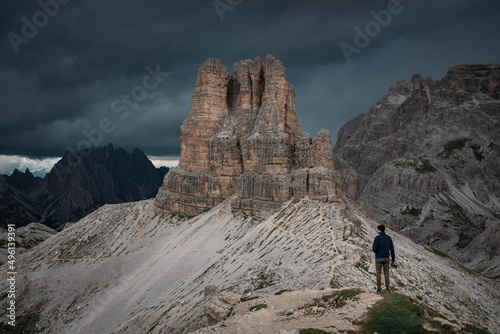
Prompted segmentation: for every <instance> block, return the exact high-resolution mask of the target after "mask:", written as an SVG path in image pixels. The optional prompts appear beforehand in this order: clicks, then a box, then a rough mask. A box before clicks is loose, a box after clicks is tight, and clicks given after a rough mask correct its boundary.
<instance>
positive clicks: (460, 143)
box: [439, 138, 469, 159]
mask: <svg viewBox="0 0 500 334" xmlns="http://www.w3.org/2000/svg"><path fill="white" fill-rule="evenodd" d="M468 141H469V139H467V138H461V139H456V140H451V141H449V142H447V143H446V144H444V147H443V151H442V152H441V153H439V155H440V156H441V157H443V158H445V159H448V158H449V157H450V155H452V154H453V151H455V150H461V149H463V148H464V147H465V143H467V142H468Z"/></svg>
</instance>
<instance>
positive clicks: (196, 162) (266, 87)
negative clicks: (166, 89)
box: [156, 55, 338, 215]
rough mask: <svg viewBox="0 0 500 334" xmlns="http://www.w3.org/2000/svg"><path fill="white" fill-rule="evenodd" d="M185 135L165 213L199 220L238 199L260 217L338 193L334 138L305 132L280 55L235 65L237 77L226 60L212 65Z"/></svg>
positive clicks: (164, 195) (161, 201)
mask: <svg viewBox="0 0 500 334" xmlns="http://www.w3.org/2000/svg"><path fill="white" fill-rule="evenodd" d="M181 130H182V136H181V138H180V143H181V157H180V161H179V166H178V167H177V168H175V169H174V170H172V171H170V172H169V174H168V177H166V178H165V182H164V184H163V186H162V188H161V189H160V191H159V193H158V196H157V198H156V203H157V205H158V206H159V207H161V208H164V209H167V210H170V211H174V212H178V213H181V214H186V215H195V214H198V213H200V212H202V211H204V210H206V209H209V208H211V207H213V206H215V205H217V204H218V203H220V202H222V201H223V200H224V199H226V198H228V197H230V196H231V195H233V194H237V198H236V199H235V200H234V201H233V203H232V205H233V208H235V209H240V210H242V211H244V212H246V213H248V214H259V212H269V211H273V210H275V209H277V208H279V207H280V206H281V204H282V203H283V202H286V201H288V200H290V199H291V198H293V197H298V196H305V195H309V196H310V197H312V198H315V199H321V198H325V199H328V198H329V199H332V198H334V197H335V195H336V194H337V191H338V189H336V187H335V175H334V172H333V171H332V170H333V147H332V144H331V139H330V135H329V133H328V131H326V130H322V131H321V132H320V134H319V135H318V138H317V139H315V140H314V141H313V140H312V138H311V137H310V136H309V135H308V134H307V133H305V132H304V131H303V130H302V127H301V125H300V122H299V121H298V119H297V111H296V105H295V91H294V88H293V86H292V84H291V83H290V82H289V81H288V79H287V77H286V68H285V67H284V66H283V63H282V62H281V61H279V60H277V59H276V58H275V57H274V56H272V55H268V56H267V57H266V61H265V63H264V62H263V61H262V59H261V58H260V57H256V58H254V59H253V60H243V61H239V62H237V63H235V64H234V71H233V75H232V76H231V77H229V71H228V69H227V67H226V66H225V65H224V64H223V63H222V61H220V60H218V59H208V60H207V61H205V62H204V63H203V65H202V66H201V67H200V69H199V72H198V79H197V82H196V89H195V91H194V93H193V96H192V102H191V110H190V113H189V115H188V116H187V118H186V120H185V121H184V123H183V124H182V127H181ZM313 169H314V170H313Z"/></svg>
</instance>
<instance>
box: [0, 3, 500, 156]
mask: <svg viewBox="0 0 500 334" xmlns="http://www.w3.org/2000/svg"><path fill="white" fill-rule="evenodd" d="M55 1H56V0H42V2H43V3H45V4H49V3H52V4H53V3H55ZM220 1H222V2H224V3H228V1H226V0H220ZM395 1H396V0H384V1H379V0H377V1H349V2H347V1H331V0H330V1H326V0H324V1H250V0H242V1H240V2H239V4H238V5H236V6H234V8H232V11H226V12H224V13H223V14H222V18H223V20H222V21H221V20H220V16H219V14H220V13H219V14H218V13H217V11H216V9H215V8H214V5H213V2H214V1H210V0H208V1H194V0H191V1H189V0H188V1H178V0H176V1H164V0H163V1H152V0H151V1H143V2H139V1H132V0H113V1H98V0H90V1H77V0H73V1H69V2H68V3H67V4H64V5H59V8H58V13H57V14H55V15H54V16H53V17H48V21H47V22H46V24H44V25H43V26H42V27H39V28H38V32H37V34H36V36H34V37H33V38H27V40H28V42H27V43H21V44H18V45H17V48H18V52H17V53H16V52H15V47H13V46H12V43H11V40H9V37H8V36H9V33H14V34H16V35H18V36H21V37H23V35H22V28H23V24H24V23H23V17H24V18H26V19H27V20H29V21H31V22H33V15H34V14H36V13H37V12H39V11H41V7H40V4H39V2H37V1H22V2H21V1H3V2H2V3H0V33H1V37H2V40H1V42H0V57H1V58H0V60H1V61H0V111H1V118H2V121H1V123H0V154H17V155H26V156H30V157H44V156H61V155H62V154H63V153H64V151H65V150H66V148H67V147H71V148H73V149H76V148H77V147H78V145H79V144H81V143H82V141H84V140H87V141H92V140H91V139H92V137H91V139H89V138H88V137H86V136H85V135H84V133H85V131H86V133H87V134H88V133H91V134H94V137H93V139H94V141H95V142H99V143H101V144H102V145H104V144H106V143H108V142H112V143H113V144H114V145H115V146H121V147H125V148H127V149H132V148H134V147H139V148H140V149H142V150H143V151H145V152H146V153H147V154H150V155H156V156H165V155H172V156H175V155H178V154H179V145H178V137H179V136H180V129H179V127H180V124H181V123H182V121H183V120H184V118H185V117H186V115H187V113H188V112H189V107H190V97H191V93H192V91H193V89H194V85H195V81H196V74H197V70H198V67H199V66H200V65H201V63H202V62H203V61H204V60H205V59H206V58H209V57H213V58H220V59H222V60H223V61H224V62H225V63H226V65H227V66H228V67H229V68H230V70H231V69H232V63H233V62H235V61H238V60H241V59H247V58H253V57H255V56H262V57H264V56H265V55H266V54H267V53H272V54H274V55H275V56H276V57H277V58H278V59H280V60H282V61H283V63H284V64H285V66H286V67H287V68H288V77H289V79H290V81H291V82H292V84H293V85H294V86H295V89H296V98H297V106H298V114H299V119H300V120H301V121H302V125H303V127H304V129H305V130H306V131H308V132H309V133H310V134H312V135H314V134H315V133H316V132H318V131H319V130H320V129H321V128H327V129H328V130H330V132H331V133H332V137H335V135H336V131H337V130H338V129H339V128H340V126H341V125H342V124H344V123H345V122H346V121H347V120H349V119H351V118H353V117H355V116H356V115H358V114H360V113H362V112H365V111H367V110H368V109H369V107H370V106H371V105H372V104H373V103H374V102H375V101H376V100H377V99H379V98H380V97H382V96H383V95H384V94H385V92H386V91H387V90H388V88H389V86H390V85H391V84H393V83H395V81H397V80H400V79H406V80H408V79H409V78H410V77H411V75H412V74H413V73H415V72H419V73H422V74H423V75H424V76H427V75H430V76H432V77H433V79H439V78H440V77H441V76H443V75H444V74H445V72H446V70H447V68H448V67H449V66H451V65H454V64H456V63H467V62H476V61H498V55H499V54H500V52H499V51H500V47H499V45H498V43H497V42H496V36H498V33H499V30H500V29H499V25H498V22H499V21H500V16H499V13H500V4H498V2H496V1H490V0H478V1H466V0H461V1H460V0H459V1H456V0H454V1H451V0H444V1H430V0H413V1H410V0H401V1H400V2H399V7H398V8H399V9H401V10H400V12H399V13H398V14H393V15H392V16H391V19H390V22H389V23H388V24H387V25H386V26H384V27H380V31H378V32H377V34H375V36H374V37H372V38H370V41H369V43H367V45H366V46H364V47H362V48H361V47H358V51H359V52H358V53H353V54H352V55H351V60H352V62H351V63H350V64H349V63H348V62H347V60H346V58H345V56H344V54H343V52H342V50H341V48H340V47H339V45H340V43H341V42H345V43H348V44H350V45H353V46H355V40H354V37H355V31H354V28H355V27H359V28H360V29H361V30H364V29H365V26H366V25H367V24H368V23H369V22H371V21H374V20H375V19H374V17H373V14H372V11H375V12H376V13H379V12H380V11H381V10H387V8H388V5H389V4H390V3H391V2H395ZM61 2H62V1H61ZM66 2H67V0H66ZM232 3H233V4H234V3H238V1H232ZM393 5H394V3H393ZM11 36H12V35H11ZM148 66H149V68H153V69H155V68H156V67H159V69H160V70H161V71H162V72H167V73H168V76H166V77H164V78H163V80H162V82H161V83H159V84H158V86H157V87H155V88H154V89H151V90H147V94H148V95H147V98H144V99H142V98H141V99H140V101H132V102H134V103H135V104H136V105H137V106H135V107H133V108H132V107H130V106H129V110H128V112H129V113H128V115H127V117H121V116H123V114H121V113H117V112H113V110H112V109H113V108H112V106H113V102H114V101H116V100H119V101H122V99H123V97H122V96H123V95H129V96H130V95H132V94H133V93H134V92H135V93H139V92H142V91H141V89H139V88H136V87H141V86H143V80H144V77H145V76H146V75H148V71H147V70H146V68H147V67H148ZM134 89H135V90H134ZM125 105H126V104H125V103H124V102H121V103H120V104H118V106H120V107H122V108H123V107H124V106H125ZM116 106H117V104H116V102H115V107H116ZM115 109H116V108H115ZM306 113H307V114H308V115H311V117H307V118H306V117H301V115H303V114H306ZM103 119H106V120H109V121H111V122H112V123H111V125H110V126H111V127H112V129H113V130H112V131H108V132H107V133H104V132H102V131H101V130H100V124H101V122H102V121H103ZM105 123H106V122H105ZM106 124H107V123H106ZM108 125H109V124H108ZM105 128H106V127H105ZM94 130H96V131H97V130H99V131H101V132H102V134H103V136H102V138H101V137H99V136H98V135H97V132H96V131H94ZM108 130H109V129H108ZM98 139H99V140H98ZM334 140H335V138H334Z"/></svg>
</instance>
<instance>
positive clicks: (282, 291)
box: [275, 289, 293, 296]
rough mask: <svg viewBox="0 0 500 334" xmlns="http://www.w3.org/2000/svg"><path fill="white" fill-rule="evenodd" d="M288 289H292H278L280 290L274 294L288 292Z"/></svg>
mask: <svg viewBox="0 0 500 334" xmlns="http://www.w3.org/2000/svg"><path fill="white" fill-rule="evenodd" d="M288 291H293V290H287V289H285V290H280V291H278V292H276V293H275V295H277V296H279V295H282V294H284V293H285V292H288Z"/></svg>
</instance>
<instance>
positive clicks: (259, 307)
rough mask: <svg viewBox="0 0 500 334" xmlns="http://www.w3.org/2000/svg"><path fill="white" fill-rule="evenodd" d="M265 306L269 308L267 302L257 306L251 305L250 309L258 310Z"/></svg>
mask: <svg viewBox="0 0 500 334" xmlns="http://www.w3.org/2000/svg"><path fill="white" fill-rule="evenodd" d="M263 308H267V304H257V305H255V306H252V307H250V311H258V310H262V309H263Z"/></svg>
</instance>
